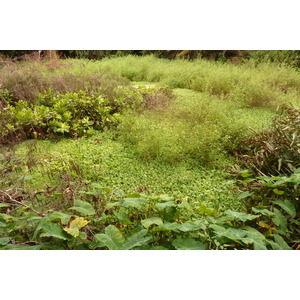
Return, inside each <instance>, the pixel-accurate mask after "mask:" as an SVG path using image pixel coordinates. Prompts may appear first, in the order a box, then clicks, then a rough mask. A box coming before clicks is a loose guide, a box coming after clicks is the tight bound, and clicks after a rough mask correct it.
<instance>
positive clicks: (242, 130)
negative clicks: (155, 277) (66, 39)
mask: <svg viewBox="0 0 300 300" xmlns="http://www.w3.org/2000/svg"><path fill="white" fill-rule="evenodd" d="M257 55H258V54H257ZM274 61H275V62H269V61H268V60H267V59H266V60H262V59H261V58H258V57H257V58H256V59H254V58H252V59H250V60H247V61H244V62H240V63H239V64H231V63H228V62H222V61H207V60H203V59H197V60H193V61H187V60H167V59H162V58H157V57H154V56H138V57H137V56H126V57H113V58H104V59H102V60H101V61H95V60H84V59H80V60H78V59H70V60H54V61H38V62H36V61H31V62H28V61H26V62H20V63H13V62H8V63H5V64H4V65H3V66H2V67H1V75H0V113H1V119H0V143H1V144H2V146H1V152H0V172H1V179H0V210H1V214H0V245H2V248H3V249H291V248H293V249H296V248H297V247H298V245H299V229H298V228H299V224H300V223H299V222H300V221H299V201H298V194H299V191H298V184H299V178H298V177H299V176H298V174H299V169H298V167H299V163H300V161H299V143H298V139H299V138H298V137H299V136H300V128H299V125H298V121H299V111H298V109H299V95H300V76H299V71H298V70H297V69H295V68H293V67H292V64H290V65H283V64H279V63H278V62H276V60H275V59H274ZM286 106H289V107H293V108H286ZM274 117H275V118H274ZM16 142H18V143H16ZM0 247H1V246H0Z"/></svg>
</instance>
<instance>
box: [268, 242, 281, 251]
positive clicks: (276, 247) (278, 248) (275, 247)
mask: <svg viewBox="0 0 300 300" xmlns="http://www.w3.org/2000/svg"><path fill="white" fill-rule="evenodd" d="M267 243H268V244H269V245H271V247H272V249H273V250H282V248H281V247H280V246H279V245H278V244H277V243H275V242H273V241H271V240H267Z"/></svg>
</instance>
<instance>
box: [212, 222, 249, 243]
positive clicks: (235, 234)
mask: <svg viewBox="0 0 300 300" xmlns="http://www.w3.org/2000/svg"><path fill="white" fill-rule="evenodd" d="M210 228H212V229H213V230H214V233H215V234H216V236H218V237H226V238H228V239H230V240H240V239H242V238H244V237H245V236H246V235H247V231H245V230H242V229H237V228H232V227H229V228H225V227H223V226H219V225H210Z"/></svg>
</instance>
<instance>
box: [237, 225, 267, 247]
mask: <svg viewBox="0 0 300 300" xmlns="http://www.w3.org/2000/svg"><path fill="white" fill-rule="evenodd" d="M243 229H244V230H246V232H247V237H246V239H247V240H250V243H253V248H254V250H267V247H266V237H265V236H264V235H263V234H261V233H260V232H259V231H258V230H256V229H255V228H252V227H250V226H245V227H243ZM242 241H244V239H242Z"/></svg>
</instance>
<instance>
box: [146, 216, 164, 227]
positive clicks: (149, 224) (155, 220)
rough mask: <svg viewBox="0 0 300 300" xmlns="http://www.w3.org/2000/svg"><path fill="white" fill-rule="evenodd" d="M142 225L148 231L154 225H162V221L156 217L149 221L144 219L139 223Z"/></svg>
mask: <svg viewBox="0 0 300 300" xmlns="http://www.w3.org/2000/svg"><path fill="white" fill-rule="evenodd" d="M141 223H142V225H143V226H144V227H145V228H146V229H148V228H149V227H150V226H151V225H153V224H155V225H158V226H160V225H163V221H162V219H161V218H158V217H152V218H149V219H144V220H142V221H141Z"/></svg>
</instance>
